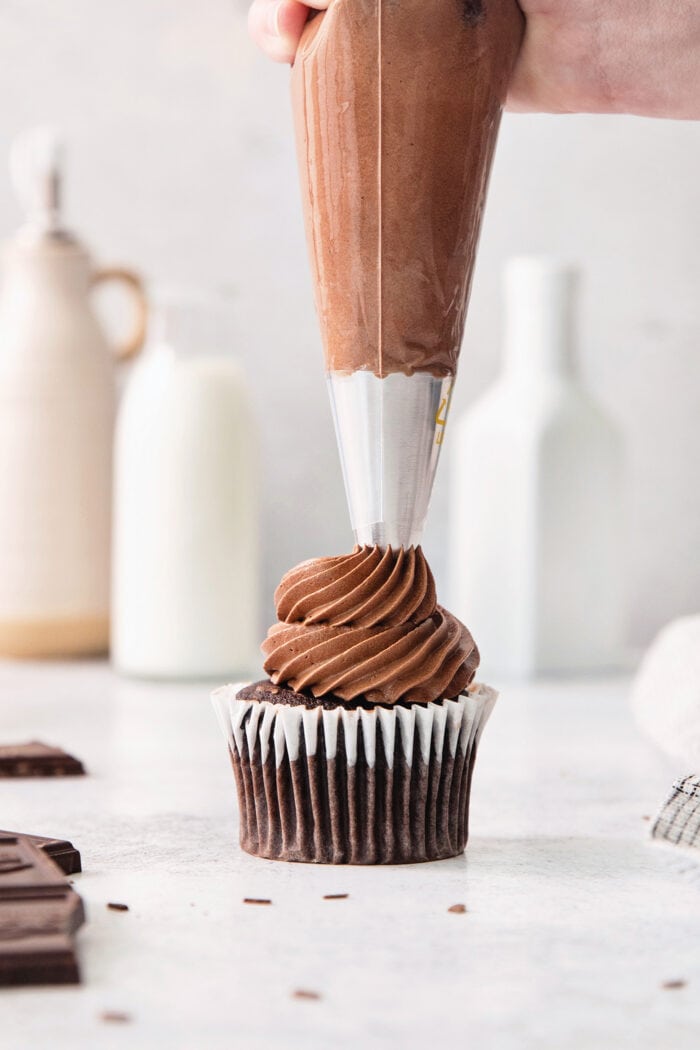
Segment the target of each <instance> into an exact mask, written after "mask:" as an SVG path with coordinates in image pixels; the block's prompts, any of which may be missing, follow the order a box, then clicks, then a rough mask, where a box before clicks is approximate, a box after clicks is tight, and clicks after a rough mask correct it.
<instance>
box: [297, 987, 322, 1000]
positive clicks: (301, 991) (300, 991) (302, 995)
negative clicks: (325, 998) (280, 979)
mask: <svg viewBox="0 0 700 1050" xmlns="http://www.w3.org/2000/svg"><path fill="white" fill-rule="evenodd" d="M292 997H293V998H294V999H320V998H321V996H320V995H319V994H318V992H310V991H308V990H307V989H306V988H297V990H296V991H295V992H292Z"/></svg>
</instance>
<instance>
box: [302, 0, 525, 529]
mask: <svg viewBox="0 0 700 1050" xmlns="http://www.w3.org/2000/svg"><path fill="white" fill-rule="evenodd" d="M523 26H524V22H523V16H522V12H521V11H520V8H519V6H518V4H517V3H516V0H331V3H330V6H329V7H328V9H327V11H325V12H322V13H320V14H318V15H316V16H315V17H312V18H311V20H310V21H309V23H308V24H307V26H306V28H305V31H304V34H303V36H302V39H301V43H300V46H299V49H298V52H297V56H296V59H295V62H294V68H293V72H292V100H293V108H294V119H295V130H296V138H297V152H298V158H299V168H300V175H301V188H302V200H303V206H304V216H305V225H306V233H307V241H308V246H309V253H310V257H311V267H312V276H313V283H314V289H315V298H316V309H317V312H318V316H319V321H320V326H321V333H322V338H323V345H324V353H325V364H326V372H327V377H328V387H329V392H330V398H331V406H332V409H333V416H334V421H335V427H336V435H337V439H338V446H339V450H340V458H341V463H342V467H343V475H344V479H345V488H346V494H347V499H348V506H349V510H350V518H351V523H352V527H353V530H354V532H355V538H356V542H357V543H358V544H360V545H365V544H368V545H370V546H374V545H378V546H380V547H386V546H392V547H400V546H403V547H409V546H412V545H414V546H415V545H417V544H418V543H420V540H421V534H422V530H423V526H424V523H425V518H426V514H427V510H428V504H429V500H430V493H431V490H432V486H433V480H434V477H435V470H436V467H437V463H438V458H439V454H440V449H441V446H442V442H443V436H444V432H445V425H446V423H447V414H448V411H449V404H450V397H451V392H452V384H453V382H454V378H455V374H456V371H457V361H458V357H459V350H460V344H461V341H462V333H463V329H464V320H465V313H466V308H467V301H468V298H469V290H470V285H471V278H472V270H473V266H474V256H475V252H476V246H477V241H478V237H479V229H480V226H481V217H482V213H483V209H484V202H485V197H486V189H487V184H488V178H489V173H490V170H491V162H492V158H493V153H494V148H495V145H496V138H497V135H498V127H499V123H500V117H501V111H502V107H503V103H504V101H505V97H506V93H507V89H508V84H509V81H510V77H511V73H512V69H513V65H514V63H515V59H516V57H517V53H518V50H519V47H520V43H521V40H522V34H523Z"/></svg>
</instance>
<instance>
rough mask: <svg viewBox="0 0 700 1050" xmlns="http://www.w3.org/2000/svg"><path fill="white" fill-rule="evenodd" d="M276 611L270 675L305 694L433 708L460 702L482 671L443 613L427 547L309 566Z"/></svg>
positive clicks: (363, 551)
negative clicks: (433, 703)
mask: <svg viewBox="0 0 700 1050" xmlns="http://www.w3.org/2000/svg"><path fill="white" fill-rule="evenodd" d="M275 602H276V605H277V615H278V618H279V620H280V621H281V622H280V623H278V624H275V625H274V626H273V627H271V628H270V631H269V632H268V636H267V638H266V640H265V642H264V643H263V646H262V650H263V653H264V655H265V658H266V659H265V670H266V672H267V673H268V674H269V675H270V677H271V679H272V681H273V682H275V683H278V684H279V683H284V684H287V685H289V686H290V687H291V688H293V689H295V690H297V691H303V690H307V691H310V692H311V693H312V694H313V695H314V696H324V695H327V694H332V695H334V696H337V697H340V698H341V699H343V700H352V699H355V698H356V697H358V696H363V697H366V698H367V699H368V700H370V701H372V702H374V703H384V704H392V703H396V702H397V701H405V702H409V703H427V702H429V701H432V700H437V699H441V698H451V697H454V696H457V695H458V694H459V693H461V692H462V691H463V689H464V688H465V687H466V686H467V685H468V684H469V682H470V681H471V680H472V678H473V677H474V673H475V671H476V668H477V666H478V663H479V653H478V650H477V648H476V645H475V643H474V640H473V638H472V636H471V635H470V633H469V631H468V630H467V628H466V627H465V626H464V625H463V624H461V623H460V622H459V620H457V619H456V618H455V617H454V616H452V614H451V613H449V612H447V611H446V610H445V609H443V608H442V607H441V606H439V605H438V604H437V601H436V596H435V581H434V579H433V574H432V572H431V571H430V568H429V566H428V563H427V561H426V560H425V555H424V554H423V551H422V550H421V548H420V547H416V548H413V547H411V548H409V549H407V550H404V549H403V548H400V549H398V550H393V549H392V548H391V547H389V548H387V549H386V550H381V549H380V548H378V547H374V548H372V547H356V548H355V550H354V551H353V552H352V553H351V554H347V555H342V556H340V557H333V558H315V559H312V560H311V561H307V562H303V563H302V564H301V565H299V566H297V567H296V568H295V569H292V570H291V571H290V572H288V573H287V574H286V575H285V576H284V577H283V579H282V581H281V583H280V585H279V587H278V588H277V591H276V592H275Z"/></svg>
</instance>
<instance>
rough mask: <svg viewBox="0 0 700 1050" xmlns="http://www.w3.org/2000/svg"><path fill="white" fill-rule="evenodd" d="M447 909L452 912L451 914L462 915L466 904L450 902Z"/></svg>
mask: <svg viewBox="0 0 700 1050" xmlns="http://www.w3.org/2000/svg"><path fill="white" fill-rule="evenodd" d="M447 910H448V911H449V912H452V914H453V915H464V913H465V911H466V910H467V906H466V904H451V905H450V907H449V908H448V909H447Z"/></svg>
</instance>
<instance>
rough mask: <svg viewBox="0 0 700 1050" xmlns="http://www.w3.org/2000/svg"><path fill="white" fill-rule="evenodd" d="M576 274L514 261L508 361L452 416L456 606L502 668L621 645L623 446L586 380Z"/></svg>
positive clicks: (599, 660) (509, 276) (527, 668)
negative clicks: (578, 341)
mask: <svg viewBox="0 0 700 1050" xmlns="http://www.w3.org/2000/svg"><path fill="white" fill-rule="evenodd" d="M576 285H577V274H576V272H575V271H574V270H572V269H570V268H567V267H565V266H563V265H562V264H560V263H558V262H557V261H555V260H553V259H548V258H535V257H522V258H516V259H512V260H511V261H510V263H509V264H508V266H507V269H506V279H505V288H506V300H507V326H506V338H505V358H504V366H503V369H502V373H501V376H500V378H499V379H498V380H497V382H496V383H495V384H494V386H493V387H491V388H490V389H489V390H488V391H487V392H486V394H484V395H483V397H482V398H481V399H480V400H479V401H478V402H477V403H476V404H475V405H473V406H472V407H471V408H470V409H469V410H468V411H467V412H466V413H465V414H464V415H463V416H462V417H461V418H460V419H459V420H458V422H457V425H456V434H455V448H454V450H453V451H454V454H453V459H452V487H451V493H452V511H451V522H450V545H451V565H452V566H453V581H454V582H453V586H454V594H453V596H452V607H453V609H454V611H455V613H456V614H457V615H458V616H459V617H460V618H461V619H463V620H464V621H465V622H466V623H468V624H469V626H470V629H472V630H473V632H474V636H475V637H476V638H477V639H478V642H479V645H480V648H481V651H482V654H483V658H484V659H483V665H484V667H485V668H486V669H487V670H488V671H489V672H490V673H492V674H495V675H499V674H500V675H502V676H504V677H510V678H528V677H532V676H535V675H537V674H539V673H557V672H577V671H586V670H597V669H603V668H606V667H611V666H614V665H615V664H617V663H618V662H619V660H620V655H621V649H622V643H623V622H624V615H623V601H624V598H623V593H624V580H623V577H624V571H623V562H624V550H623V542H624V540H623V501H624V496H623V483H624V462H623V448H622V442H621V438H620V436H619V435H618V433H617V431H616V429H615V427H614V426H613V424H612V423H611V422H610V420H609V419H608V418H607V416H606V415H605V413H604V412H603V411H602V410H601V408H599V407H598V406H597V405H596V404H595V402H594V401H593V400H592V399H591V397H590V396H589V395H588V394H587V393H586V392H585V390H584V389H582V387H581V386H580V384H579V382H578V378H577V374H576V361H575V338H574V328H575V326H574V296H575V291H576Z"/></svg>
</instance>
